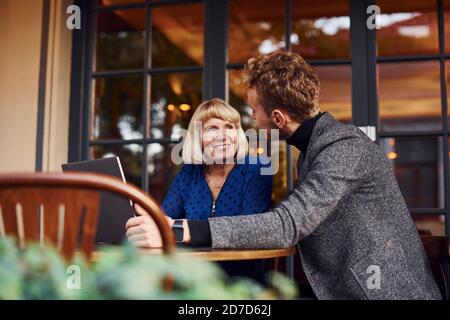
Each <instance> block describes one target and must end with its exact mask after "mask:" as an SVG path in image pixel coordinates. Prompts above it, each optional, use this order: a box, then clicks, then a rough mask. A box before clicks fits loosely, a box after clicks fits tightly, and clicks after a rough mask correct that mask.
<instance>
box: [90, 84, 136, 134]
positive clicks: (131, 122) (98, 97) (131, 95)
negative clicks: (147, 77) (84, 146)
mask: <svg viewBox="0 0 450 320" xmlns="http://www.w3.org/2000/svg"><path fill="white" fill-rule="evenodd" d="M94 82H95V100H94V104H93V106H94V109H93V112H92V127H91V128H92V129H91V139H125V140H129V139H139V138H142V103H143V102H142V97H143V77H141V76H128V77H120V78H97V79H95V80H94Z"/></svg>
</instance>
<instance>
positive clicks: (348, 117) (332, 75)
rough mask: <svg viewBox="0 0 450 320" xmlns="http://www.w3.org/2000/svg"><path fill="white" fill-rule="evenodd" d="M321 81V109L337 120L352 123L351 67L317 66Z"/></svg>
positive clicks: (315, 68)
mask: <svg viewBox="0 0 450 320" xmlns="http://www.w3.org/2000/svg"><path fill="white" fill-rule="evenodd" d="M314 70H316V72H317V75H318V76H319V80H320V100H319V101H320V108H321V110H322V111H328V112H330V113H331V114H332V115H333V116H334V117H335V118H336V119H338V120H339V121H342V122H346V123H350V122H351V121H352V95H351V66H315V67H314Z"/></svg>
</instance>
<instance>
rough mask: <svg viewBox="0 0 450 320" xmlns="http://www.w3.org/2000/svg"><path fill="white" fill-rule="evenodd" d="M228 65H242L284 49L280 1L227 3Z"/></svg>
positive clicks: (282, 16)
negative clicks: (252, 58)
mask: <svg viewBox="0 0 450 320" xmlns="http://www.w3.org/2000/svg"><path fill="white" fill-rule="evenodd" d="M229 15H230V19H229V21H230V25H229V30H228V32H229V33H228V35H229V36H228V48H229V49H228V50H229V51H228V61H229V62H230V63H246V62H247V60H248V59H249V58H251V57H256V56H259V55H260V54H264V53H269V52H273V51H275V50H277V49H279V48H284V47H285V45H286V43H285V41H284V1H279V0H230V13H229Z"/></svg>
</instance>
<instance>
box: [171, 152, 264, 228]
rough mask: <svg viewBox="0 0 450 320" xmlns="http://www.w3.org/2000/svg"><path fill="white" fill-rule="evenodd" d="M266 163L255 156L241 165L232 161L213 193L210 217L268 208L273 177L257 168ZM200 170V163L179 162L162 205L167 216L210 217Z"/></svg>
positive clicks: (204, 182)
mask: <svg viewBox="0 0 450 320" xmlns="http://www.w3.org/2000/svg"><path fill="white" fill-rule="evenodd" d="M264 163H267V161H264ZM269 165H270V164H267V165H266V164H262V161H261V160H260V159H259V158H256V157H246V158H245V163H244V164H236V165H235V166H234V168H233V169H232V170H231V172H230V173H229V175H228V177H227V179H226V181H225V183H224V185H223V187H222V189H221V190H220V193H219V195H218V196H217V199H216V203H215V211H214V217H220V216H234V215H247V214H255V213H261V212H265V211H268V210H269V209H270V207H271V195H272V183H273V179H272V176H271V175H261V174H260V169H261V168H262V167H264V166H269ZM204 169H205V166H204V165H192V164H185V165H183V167H182V168H181V171H180V172H179V173H178V174H177V175H176V177H175V179H174V181H173V182H172V185H171V186H170V188H169V191H168V193H167V196H166V198H165V199H164V201H163V204H162V208H163V209H164V211H165V213H166V214H167V215H168V216H170V217H171V218H173V219H185V218H186V219H189V220H206V219H208V218H210V217H211V216H212V205H213V199H212V195H211V192H210V189H209V187H208V184H207V182H206V179H205V170H204Z"/></svg>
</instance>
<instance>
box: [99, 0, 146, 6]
mask: <svg viewBox="0 0 450 320" xmlns="http://www.w3.org/2000/svg"><path fill="white" fill-rule="evenodd" d="M129 3H141V4H142V5H145V0H97V5H99V6H112V5H121V4H129Z"/></svg>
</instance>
